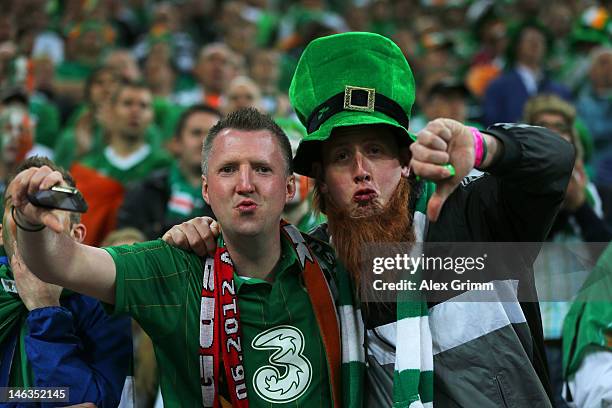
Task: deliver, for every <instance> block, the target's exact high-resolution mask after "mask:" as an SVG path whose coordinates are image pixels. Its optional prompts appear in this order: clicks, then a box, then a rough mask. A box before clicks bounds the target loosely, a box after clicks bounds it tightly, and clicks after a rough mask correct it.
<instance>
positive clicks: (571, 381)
mask: <svg viewBox="0 0 612 408" xmlns="http://www.w3.org/2000/svg"><path fill="white" fill-rule="evenodd" d="M611 289H612V245H608V247H607V249H606V250H605V251H604V253H603V254H602V256H601V257H600V258H599V261H598V262H597V264H596V265H595V268H593V271H592V272H591V274H590V275H589V277H588V280H587V281H586V282H585V283H584V285H583V287H582V288H581V290H580V292H579V293H578V296H576V300H575V301H574V303H573V304H572V307H571V309H570V310H569V312H568V314H567V317H566V318H565V322H564V323H563V375H564V377H565V380H566V381H567V387H564V391H566V392H565V393H564V394H565V395H564V397H565V399H566V400H567V401H568V403H570V406H571V407H609V406H611V405H612V387H610V377H611V376H612V330H611V328H612V299H610V293H611Z"/></svg>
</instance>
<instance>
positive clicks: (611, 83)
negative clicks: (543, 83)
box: [576, 47, 612, 186]
mask: <svg viewBox="0 0 612 408" xmlns="http://www.w3.org/2000/svg"><path fill="white" fill-rule="evenodd" d="M588 78H589V81H588V83H587V84H586V86H585V87H584V88H583V90H582V91H581V92H580V94H579V95H578V100H577V103H576V108H577V110H578V115H580V117H581V118H582V119H583V120H584V122H585V124H586V126H587V127H588V129H589V130H590V132H591V134H592V135H593V142H594V146H595V149H594V153H593V160H592V162H593V168H594V170H595V180H596V182H597V183H598V184H602V185H606V186H612V120H611V118H612V99H611V98H610V95H611V94H612V48H610V47H603V48H598V49H596V50H595V51H594V52H593V53H592V55H591V67H590V70H589V77H588Z"/></svg>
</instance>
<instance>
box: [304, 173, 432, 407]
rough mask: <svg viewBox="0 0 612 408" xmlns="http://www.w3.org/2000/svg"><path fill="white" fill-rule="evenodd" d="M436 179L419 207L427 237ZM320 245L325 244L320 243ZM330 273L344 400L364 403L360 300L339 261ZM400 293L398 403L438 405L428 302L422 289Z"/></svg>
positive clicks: (419, 226) (418, 221) (420, 230)
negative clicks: (428, 202)
mask: <svg viewBox="0 0 612 408" xmlns="http://www.w3.org/2000/svg"><path fill="white" fill-rule="evenodd" d="M433 188H434V186H433V184H430V183H424V184H423V191H422V193H421V194H420V196H419V198H418V200H417V205H416V211H415V222H414V225H415V233H416V236H417V239H423V238H424V230H425V225H426V217H425V210H426V207H427V200H428V199H429V197H430V196H431V194H432V193H433ZM316 242H318V240H315V239H313V238H309V244H310V246H311V248H313V247H314V248H313V249H314V250H313V252H314V254H315V256H317V257H318V258H319V257H320V255H321V251H320V250H319V251H317V250H316V249H315V248H317V244H316ZM319 249H320V246H319ZM323 263H324V262H322V264H323ZM333 270H334V271H335V273H334V276H333V277H332V278H330V277H329V276H328V277H327V278H328V282H329V284H330V290H331V292H332V296H334V298H335V303H336V307H337V313H338V317H339V321H340V331H341V335H342V342H341V344H342V385H343V390H342V394H343V406H344V407H349V408H354V407H362V406H363V390H364V389H365V381H364V379H365V370H366V365H365V350H366V344H365V327H364V323H363V320H362V316H361V309H360V304H359V300H358V299H356V297H355V296H354V293H355V291H354V288H353V284H352V282H351V279H350V276H349V274H348V272H347V271H346V270H345V269H344V268H343V267H342V266H341V265H339V264H337V265H336V266H335V268H333ZM416 296H417V297H415V293H414V292H411V294H407V293H404V294H401V295H399V296H398V301H397V304H396V306H397V321H396V333H395V337H396V339H395V344H396V350H395V369H394V376H393V377H394V378H393V407H397V408H400V407H402V408H403V407H406V408H419V407H426V408H429V407H433V352H432V339H431V332H430V329H429V321H428V308H427V302H426V301H425V299H424V297H423V296H422V295H421V294H417V295H416Z"/></svg>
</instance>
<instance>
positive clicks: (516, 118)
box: [0, 0, 612, 406]
mask: <svg viewBox="0 0 612 408" xmlns="http://www.w3.org/2000/svg"><path fill="white" fill-rule="evenodd" d="M345 31H370V32H375V33H379V34H382V35H384V36H387V37H389V38H391V39H392V40H393V41H395V42H396V43H397V45H398V46H399V47H400V48H401V50H402V51H403V53H404V55H405V56H406V58H407V60H408V62H409V63H410V66H411V68H412V70H413V72H414V76H415V79H416V89H417V100H416V105H415V108H414V109H413V112H412V117H411V121H410V128H411V130H412V131H414V132H418V131H419V130H420V129H422V128H423V127H424V126H425V125H426V123H427V122H428V121H429V120H432V119H435V118H437V117H447V118H452V119H456V120H459V121H461V122H463V123H468V124H472V125H473V126H476V127H479V128H481V129H485V128H486V126H489V125H491V124H494V123H498V122H523V121H524V122H526V123H531V124H536V125H541V126H546V127H549V128H552V129H553V130H555V131H557V132H558V133H559V134H560V135H561V136H562V137H565V138H566V139H567V140H568V141H569V142H571V143H573V144H574V146H575V147H576V150H577V152H578V156H577V157H578V160H577V164H576V168H575V170H574V175H573V177H572V181H571V182H570V188H569V189H568V197H567V198H566V202H565V203H564V206H563V207H562V213H561V216H560V218H559V219H558V221H557V222H556V224H555V226H554V227H553V230H552V232H551V236H550V239H551V240H556V241H559V240H562V239H564V240H572V239H577V240H579V241H589V240H605V241H608V240H609V237H608V236H607V235H605V233H602V232H601V231H599V232H598V231H596V232H595V233H594V235H591V236H588V234H589V232H593V228H592V227H593V225H594V224H597V223H598V222H600V220H601V219H603V220H604V221H605V222H607V223H612V45H611V44H612V2H611V1H607V0H606V1H600V2H595V1H588V0H582V1H581V0H562V1H554V2H546V1H540V0H518V1H509V0H505V1H501V0H500V1H489V0H475V1H470V0H449V1H444V0H439V1H436V0H420V1H418V0H327V1H326V0H293V1H280V0H242V1H240V0H232V1H220V0H217V1H215V0H173V1H154V0H12V1H10V0H6V1H2V2H0V138H1V143H2V145H1V146H2V159H1V160H0V192H1V191H2V190H3V189H4V188H5V187H6V185H5V183H6V180H7V178H8V176H9V174H10V173H11V172H12V171H13V170H14V168H15V167H16V165H17V164H18V163H19V162H20V161H21V160H22V159H23V158H24V157H26V156H27V155H33V154H38V155H44V156H47V157H49V158H52V159H53V160H54V161H55V162H56V163H58V164H59V165H61V166H63V167H64V168H66V169H69V170H70V171H71V173H72V174H73V176H74V178H75V180H76V184H77V187H78V188H79V190H81V191H82V192H83V194H84V195H85V198H86V199H87V201H88V203H89V206H90V211H89V212H88V213H87V214H85V215H84V218H83V222H84V223H85V225H86V226H87V227H88V233H87V237H86V238H85V239H86V242H87V243H89V244H94V245H102V244H103V243H104V242H105V240H106V243H108V242H117V236H116V235H111V236H110V238H109V234H111V233H113V231H115V230H116V229H117V228H120V229H121V231H122V232H121V233H120V235H119V239H118V241H119V242H133V241H141V240H145V239H154V238H156V237H159V236H160V235H161V234H163V233H164V232H165V231H166V230H167V229H168V228H169V227H170V226H172V225H173V224H176V223H177V222H180V221H182V220H185V219H189V218H192V217H194V216H201V215H212V213H211V211H210V208H209V207H208V206H207V205H206V203H205V202H204V201H203V200H202V198H201V194H200V182H201V181H200V146H201V143H202V137H203V136H205V134H206V133H207V131H208V129H210V127H212V126H213V125H214V123H216V121H217V120H219V118H221V117H222V116H223V115H225V114H227V113H229V112H232V111H234V110H236V109H238V108H241V107H247V106H253V107H256V108H258V109H260V110H262V111H264V112H267V113H269V114H270V115H272V116H273V117H274V118H275V120H276V121H277V122H278V124H279V125H280V126H281V127H282V128H283V130H285V132H286V133H287V134H288V136H289V138H290V139H291V141H292V144H294V146H293V147H294V149H295V148H296V147H297V143H298V142H299V140H300V138H301V136H302V135H303V134H305V130H304V129H303V128H302V126H301V125H300V122H299V120H298V118H297V116H296V114H295V113H294V112H293V110H292V108H291V106H290V105H289V102H288V97H287V92H288V89H289V84H290V82H291V78H292V75H293V72H294V70H295V67H296V64H297V61H298V59H299V57H300V55H301V52H302V51H303V50H304V48H305V46H306V45H307V44H308V43H309V42H310V41H312V40H313V39H316V38H319V37H321V36H325V35H329V34H333V33H340V32H345ZM537 95H540V98H539V99H538V98H536V99H534V98H533V97H535V96H537ZM294 151H295V150H294ZM311 186H312V183H309V182H308V180H307V179H304V178H302V179H300V180H299V189H298V194H297V197H296V199H295V202H294V203H291V205H290V206H289V207H288V208H287V211H286V216H287V218H289V219H290V221H292V222H293V223H295V224H296V225H298V227H300V228H301V229H302V230H309V229H310V228H311V227H313V226H314V225H316V224H317V223H318V222H320V220H321V218H320V215H317V214H313V213H312V212H311V211H310V203H309V197H310V194H311V193H310V190H311V189H310V187H311ZM585 206H586V208H587V209H590V210H593V213H594V214H595V216H596V218H592V216H591V215H592V214H590V212H589V213H588V214H586V215H585V211H587V210H585ZM574 220H575V221H574ZM126 227H127V228H135V229H136V230H126V229H125V228H126ZM126 231H127V232H126ZM122 234H123V235H122ZM563 234H564V235H563ZM562 235H563V237H565V238H562ZM568 237H569V238H568ZM109 240H110V241H109ZM554 257H555V256H554V254H553V255H551V257H550V258H551V259H553V260H554ZM548 262H549V263H550V262H553V261H548ZM544 267H545V268H552V266H550V264H548V265H545V266H544ZM567 308H568V307H567V305H565V306H563V305H561V306H559V305H556V306H555V305H553V306H550V308H547V309H545V310H543V316H544V323H545V324H544V328H545V336H547V339H548V340H550V343H549V345H550V348H551V350H553V349H555V347H556V348H557V349H556V353H557V354H551V355H552V356H553V357H554V358H553V357H550V356H549V357H550V358H553V359H552V360H551V364H557V365H560V362H559V361H560V360H559V359H560V356H559V353H560V351H559V350H560V346H559V344H558V343H556V342H557V341H559V339H560V337H561V325H562V321H563V316H564V313H566V312H567ZM547 319H548V320H547ZM551 319H552V320H551ZM557 346H558V347H557ZM138 350H139V351H138V353H137V355H136V358H137V360H138V359H140V360H139V361H140V362H141V364H140V365H138V366H137V372H136V374H137V375H136V379H137V383H138V382H139V381H140V384H139V387H140V388H139V389H140V390H145V391H146V392H145V391H143V395H144V394H146V393H147V392H148V393H150V394H152V396H149V397H148V398H145V399H144V400H146V401H149V400H151V401H152V398H153V396H154V395H155V392H156V388H155V386H154V384H155V378H154V375H153V373H154V370H152V369H151V367H150V366H149V363H150V364H153V363H152V361H151V360H150V358H149V359H147V357H146V356H150V355H151V346H150V344H149V343H146V340H143V341H142V342H141V343H140V347H139V349H138ZM553 351H554V350H553ZM551 353H553V352H551ZM143 356H145V357H143ZM555 358H556V359H557V360H554V359H555ZM555 361H556V362H555ZM142 362H144V363H142ZM551 372H553V373H554V372H560V367H559V368H558V369H557V370H551ZM139 373H140V375H138V374H139ZM553 377H555V376H554V375H553ZM553 379H554V378H553ZM143 384H144V385H143ZM557 384H558V388H557V390H556V391H558V393H559V395H560V379H559V380H558V381H557ZM559 404H562V403H561V402H559ZM559 406H562V405H559Z"/></svg>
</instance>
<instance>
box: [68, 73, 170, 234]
mask: <svg viewBox="0 0 612 408" xmlns="http://www.w3.org/2000/svg"><path fill="white" fill-rule="evenodd" d="M152 98H153V97H152V95H151V91H150V90H149V89H148V88H147V87H146V86H145V85H144V84H141V83H124V84H122V86H121V87H120V88H119V90H118V91H117V92H116V93H115V94H114V95H113V96H112V98H111V103H110V105H109V109H108V110H107V111H106V116H107V118H105V124H104V126H105V130H106V137H107V138H108V145H107V146H106V147H105V148H103V149H102V150H101V151H92V152H91V153H89V154H88V155H86V156H85V157H83V159H81V160H80V161H79V162H77V163H75V164H74V165H73V166H72V169H71V172H72V174H73V175H74V178H75V180H76V182H77V187H78V188H79V190H80V191H81V192H82V193H83V197H85V199H86V200H87V202H88V203H89V204H90V208H91V209H90V210H89V212H88V213H86V214H85V215H84V216H83V223H84V224H85V225H86V226H87V230H88V238H87V239H86V242H87V243H88V244H90V245H99V244H100V242H101V241H102V240H103V239H104V238H105V237H106V235H107V234H108V233H109V232H111V231H113V230H114V229H115V225H116V221H117V211H118V209H119V207H120V206H121V203H122V202H123V195H124V193H125V186H126V185H127V184H128V183H130V182H133V181H137V180H142V179H143V178H145V177H146V176H147V175H149V174H150V173H151V172H152V171H154V170H157V169H160V168H163V167H167V166H169V165H170V164H171V159H170V156H169V155H168V153H167V152H165V151H164V150H163V149H160V148H159V145H157V146H156V145H155V144H152V143H149V142H148V141H147V128H148V127H149V126H150V124H151V122H152V120H153V108H152Z"/></svg>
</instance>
